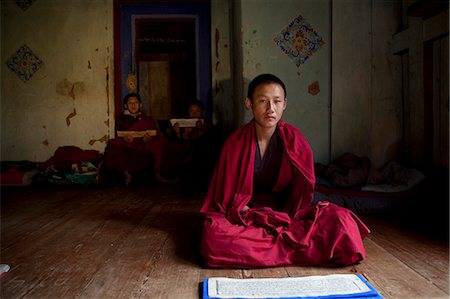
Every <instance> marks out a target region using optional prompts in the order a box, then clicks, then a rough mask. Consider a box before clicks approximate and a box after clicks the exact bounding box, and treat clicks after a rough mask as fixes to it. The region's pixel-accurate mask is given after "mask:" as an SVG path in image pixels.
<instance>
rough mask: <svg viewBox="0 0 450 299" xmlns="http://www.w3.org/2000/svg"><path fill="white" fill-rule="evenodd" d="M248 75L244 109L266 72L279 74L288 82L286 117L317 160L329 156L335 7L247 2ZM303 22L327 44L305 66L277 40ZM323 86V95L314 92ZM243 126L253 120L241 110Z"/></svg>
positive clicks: (322, 0) (292, 0)
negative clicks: (249, 93) (292, 25)
mask: <svg viewBox="0 0 450 299" xmlns="http://www.w3.org/2000/svg"><path fill="white" fill-rule="evenodd" d="M241 9H242V26H241V32H242V64H243V69H242V76H243V78H244V82H243V84H244V88H243V92H244V94H243V95H242V96H241V98H240V99H238V100H239V102H238V107H240V109H241V111H243V110H244V106H243V102H244V99H245V94H246V91H247V85H248V83H249V82H250V80H252V79H253V78H254V77H255V76H257V75H259V74H261V73H273V74H275V75H277V76H279V77H280V78H281V79H282V80H283V81H284V83H285V84H286V89H287V99H288V107H287V109H286V110H285V112H284V116H283V119H284V120H285V121H287V122H290V123H291V124H293V125H294V126H296V127H297V128H298V129H299V130H300V131H301V132H302V133H303V134H304V135H305V137H306V138H307V139H308V140H309V142H310V144H311V147H312V149H313V152H314V157H315V160H316V161H317V162H327V161H328V157H329V140H330V137H329V136H330V135H329V131H330V128H329V125H330V124H329V101H330V5H329V1H328V0H318V1H308V0H305V1H298V0H279V1H259V0H243V1H242V6H241ZM299 15H302V16H303V18H304V19H305V20H306V21H307V22H308V23H309V24H310V25H311V27H312V28H313V29H314V30H315V31H316V32H317V33H318V34H319V35H320V36H321V37H322V38H323V39H324V41H325V42H326V44H325V45H323V46H322V47H321V48H320V49H319V50H318V51H317V52H315V53H314V54H313V55H312V56H311V57H310V59H309V60H308V61H306V62H305V63H304V64H303V65H301V66H300V67H299V68H297V66H296V65H295V63H294V62H293V61H292V60H291V59H290V58H289V57H288V56H287V55H286V54H285V53H283V52H282V51H281V49H280V48H279V47H278V46H277V45H276V44H275V42H274V37H275V36H277V35H278V34H279V33H280V32H281V31H282V30H283V29H285V28H286V26H287V25H288V24H289V23H290V22H291V21H292V20H293V19H295V18H296V17H297V16H299ZM315 81H317V82H319V86H320V92H319V93H318V94H317V95H311V94H309V93H308V86H309V85H310V84H312V83H313V82H315ZM241 115H242V118H241V119H240V122H241V123H244V122H247V121H248V120H250V118H251V113H250V112H249V111H246V112H241Z"/></svg>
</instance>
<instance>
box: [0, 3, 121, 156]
mask: <svg viewBox="0 0 450 299" xmlns="http://www.w3.org/2000/svg"><path fill="white" fill-rule="evenodd" d="M112 14H113V3H112V1H108V0H95V1H79V0H65V1H59V0H39V1H35V2H34V3H33V4H32V5H31V7H29V8H28V9H27V10H25V11H23V10H22V9H21V8H19V7H18V6H17V5H16V4H15V1H12V0H8V1H2V2H1V34H2V36H1V38H2V43H1V44H2V45H1V58H2V59H1V61H2V64H1V73H2V78H1V82H2V83H1V90H2V91H1V159H2V160H22V159H26V160H31V161H37V162H39V161H45V160H46V159H48V158H49V157H51V156H52V155H53V153H54V151H55V150H56V148H58V147H59V146H63V145H75V146H78V147H80V148H82V149H95V150H99V151H103V150H104V147H105V145H106V142H107V140H108V137H109V136H110V135H111V134H112V132H113V129H114V128H113V122H114V110H113V109H114V108H113V102H114V99H113V87H114V76H113V74H114V69H113V65H114V60H113V59H114V49H113V15H112ZM24 44H26V45H27V46H28V47H29V48H31V50H32V51H33V52H34V53H35V54H36V55H37V56H38V57H39V58H40V59H41V60H42V61H43V66H42V67H41V69H39V70H38V71H37V72H36V73H35V74H34V75H33V76H32V77H31V79H30V80H29V81H26V82H23V81H22V80H21V79H20V78H19V77H18V76H17V75H16V74H14V73H13V72H12V71H11V70H10V69H9V68H8V67H7V66H6V61H7V60H8V59H9V58H10V57H11V55H13V54H14V53H15V52H16V50H17V49H18V48H19V47H21V46H22V45H24Z"/></svg>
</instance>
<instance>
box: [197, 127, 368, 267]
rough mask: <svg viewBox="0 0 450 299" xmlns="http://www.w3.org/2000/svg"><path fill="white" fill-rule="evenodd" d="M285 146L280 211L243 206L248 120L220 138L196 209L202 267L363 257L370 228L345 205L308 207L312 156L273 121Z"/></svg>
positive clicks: (251, 143) (247, 185) (249, 169)
mask: <svg viewBox="0 0 450 299" xmlns="http://www.w3.org/2000/svg"><path fill="white" fill-rule="evenodd" d="M278 131H279V135H280V139H281V141H282V143H283V146H284V153H283V157H282V162H281V168H280V172H279V174H278V180H277V183H276V185H275V187H274V190H273V191H274V192H279V191H283V190H284V191H287V195H286V197H287V198H286V199H285V200H286V202H285V204H284V208H283V209H282V210H280V211H278V210H274V209H272V208H270V207H250V208H249V209H248V210H247V211H245V212H241V211H242V210H243V208H244V207H245V206H247V205H248V204H249V202H250V200H251V199H252V196H253V176H254V161H255V150H256V134H255V124H254V121H251V122H249V123H248V124H247V125H245V126H243V127H241V128H240V129H238V130H237V131H236V132H234V133H233V134H232V135H231V136H230V137H229V138H228V139H227V141H226V142H225V144H224V146H223V149H222V152H221V155H220V158H219V161H218V163H217V165H216V168H215V170H214V174H213V177H212V179H211V182H210V185H209V189H208V193H207V195H206V199H205V202H204V204H203V206H202V208H201V212H203V213H204V214H205V221H204V227H203V235H202V241H201V253H202V255H203V257H204V260H205V263H206V265H208V266H210V267H222V268H251V267H269V266H285V265H336V264H337V265H349V264H353V263H356V262H359V261H361V260H363V259H365V257H366V255H365V250H364V246H363V242H362V239H363V238H364V237H366V236H367V235H368V234H369V229H368V228H367V227H366V226H365V225H364V223H362V221H361V220H360V219H359V218H358V217H357V216H356V215H355V214H354V213H353V212H351V211H350V210H347V209H345V208H342V207H339V206H337V205H334V204H332V203H328V202H321V203H319V204H317V205H312V204H311V203H312V199H313V195H314V184H315V176H314V160H313V155H312V151H311V148H310V146H309V144H308V142H307V141H306V139H305V138H304V137H303V135H302V134H301V133H300V132H299V131H298V130H297V129H296V128H295V127H293V126H292V125H289V124H288V123H285V122H283V121H280V122H279V123H278Z"/></svg>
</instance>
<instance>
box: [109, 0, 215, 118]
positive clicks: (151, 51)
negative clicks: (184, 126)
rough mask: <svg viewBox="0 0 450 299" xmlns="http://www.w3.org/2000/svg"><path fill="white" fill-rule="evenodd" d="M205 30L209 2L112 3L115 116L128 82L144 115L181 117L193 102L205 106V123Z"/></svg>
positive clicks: (207, 79)
mask: <svg viewBox="0 0 450 299" xmlns="http://www.w3.org/2000/svg"><path fill="white" fill-rule="evenodd" d="M210 26H211V25H210V3H209V1H198V0H197V1H194V2H192V3H190V2H182V3H181V2H176V1H173V2H168V3H152V2H150V3H142V2H138V3H137V2H136V1H130V0H117V1H115V2H114V32H115V34H114V37H115V40H114V46H115V51H114V65H115V69H114V74H115V95H114V96H115V103H116V104H115V116H118V115H120V114H121V113H122V109H123V103H122V100H123V98H124V96H125V95H126V94H127V93H128V92H129V91H130V90H129V88H128V85H127V80H129V78H130V77H132V78H134V79H135V81H136V85H137V88H136V91H137V92H139V94H140V95H141V97H142V100H143V110H144V112H145V113H147V114H149V115H150V116H152V117H153V118H154V119H155V120H163V119H164V120H165V119H168V118H171V117H175V116H176V117H180V116H183V115H184V111H185V105H186V103H187V101H189V100H192V99H199V100H200V101H202V102H203V103H204V107H205V118H208V119H210V118H211V116H212V113H211V107H212V105H211V37H210V35H211V29H210ZM200 57H201V59H200Z"/></svg>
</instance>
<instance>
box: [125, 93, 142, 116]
mask: <svg viewBox="0 0 450 299" xmlns="http://www.w3.org/2000/svg"><path fill="white" fill-rule="evenodd" d="M141 106H142V104H141V102H139V100H138V98H136V97H130V98H128V100H127V103H126V104H125V108H126V109H128V111H129V112H130V113H131V114H132V115H136V114H138V113H139V111H140V110H141Z"/></svg>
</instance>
